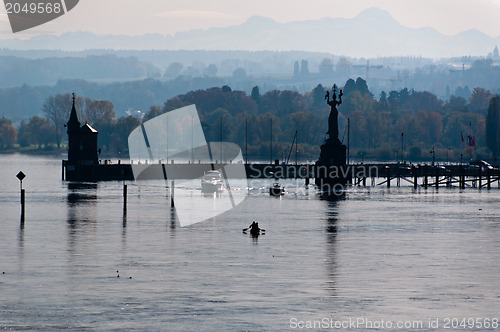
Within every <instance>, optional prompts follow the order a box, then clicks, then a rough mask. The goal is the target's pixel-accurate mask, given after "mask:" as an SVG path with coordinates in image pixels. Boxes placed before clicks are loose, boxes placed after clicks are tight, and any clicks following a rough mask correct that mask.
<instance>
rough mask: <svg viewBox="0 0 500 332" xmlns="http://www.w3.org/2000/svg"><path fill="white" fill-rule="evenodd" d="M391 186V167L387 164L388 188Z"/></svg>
mask: <svg viewBox="0 0 500 332" xmlns="http://www.w3.org/2000/svg"><path fill="white" fill-rule="evenodd" d="M390 187H391V168H390V167H389V166H387V188H390Z"/></svg>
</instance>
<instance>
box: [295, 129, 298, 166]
mask: <svg viewBox="0 0 500 332" xmlns="http://www.w3.org/2000/svg"><path fill="white" fill-rule="evenodd" d="M298 155H299V131H298V130H296V131H295V166H297V165H298Z"/></svg>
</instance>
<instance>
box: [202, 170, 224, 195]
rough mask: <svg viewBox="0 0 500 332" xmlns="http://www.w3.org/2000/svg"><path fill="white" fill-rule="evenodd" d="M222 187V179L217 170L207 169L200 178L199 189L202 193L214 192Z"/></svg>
mask: <svg viewBox="0 0 500 332" xmlns="http://www.w3.org/2000/svg"><path fill="white" fill-rule="evenodd" d="M222 189H224V181H223V180H222V175H221V173H220V172H219V171H207V172H205V174H204V175H203V178H202V179H201V191H202V192H204V193H214V192H217V191H221V190H222Z"/></svg>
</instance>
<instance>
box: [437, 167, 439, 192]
mask: <svg viewBox="0 0 500 332" xmlns="http://www.w3.org/2000/svg"><path fill="white" fill-rule="evenodd" d="M438 188H439V167H436V189H438Z"/></svg>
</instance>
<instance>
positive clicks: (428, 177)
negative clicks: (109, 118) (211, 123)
mask: <svg viewBox="0 0 500 332" xmlns="http://www.w3.org/2000/svg"><path fill="white" fill-rule="evenodd" d="M227 165H230V163H221V162H216V163H201V162H198V163H191V162H189V163H175V162H170V163H169V164H162V163H157V164H149V165H148V164H144V167H147V168H148V169H149V170H150V171H149V172H148V171H146V172H144V174H143V175H142V176H143V178H144V179H148V174H166V178H167V179H169V180H176V179H196V178H199V177H202V176H203V174H204V172H206V171H208V170H211V169H221V168H223V167H225V166H227ZM244 166H245V171H246V176H247V178H248V179H304V180H305V181H306V184H309V180H310V179H314V178H315V177H317V176H320V177H323V178H324V177H332V178H335V177H343V178H347V182H348V183H349V184H350V185H354V186H361V185H362V186H367V185H369V186H380V185H385V186H387V187H390V186H391V185H396V186H401V185H402V184H406V185H411V186H414V187H415V188H416V187H418V186H423V187H430V186H435V187H440V186H454V185H458V186H459V187H461V188H465V187H478V188H481V187H488V188H490V187H491V185H492V184H493V183H494V182H497V183H498V182H500V168H498V167H492V166H488V167H486V166H482V165H469V164H452V165H428V164H408V163H371V164H365V163H361V164H351V165H344V166H330V167H325V166H318V165H315V164H312V163H303V164H279V163H274V164H269V163H248V164H244ZM156 168H161V169H162V172H158V170H156ZM163 170H165V172H163ZM169 174H171V175H170V176H169ZM172 174H173V175H175V176H172ZM62 179H63V180H67V181H89V182H97V181H116V180H134V175H133V172H132V166H131V164H124V163H115V164H113V163H106V164H99V165H70V164H68V162H67V161H63V163H62ZM136 180H141V178H139V179H136ZM497 185H498V184H497Z"/></svg>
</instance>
